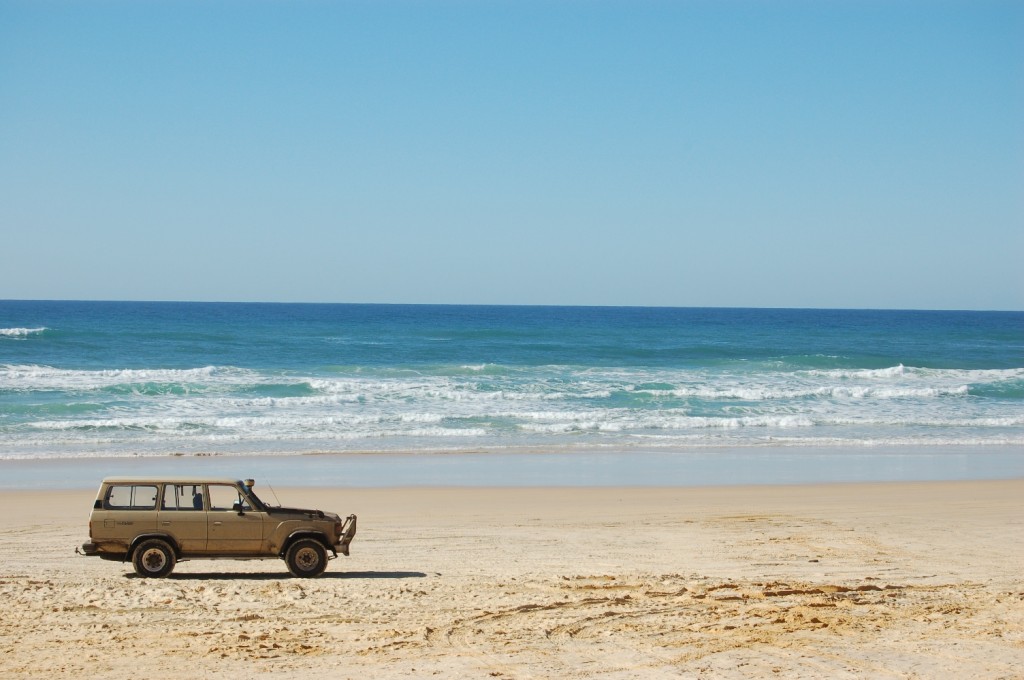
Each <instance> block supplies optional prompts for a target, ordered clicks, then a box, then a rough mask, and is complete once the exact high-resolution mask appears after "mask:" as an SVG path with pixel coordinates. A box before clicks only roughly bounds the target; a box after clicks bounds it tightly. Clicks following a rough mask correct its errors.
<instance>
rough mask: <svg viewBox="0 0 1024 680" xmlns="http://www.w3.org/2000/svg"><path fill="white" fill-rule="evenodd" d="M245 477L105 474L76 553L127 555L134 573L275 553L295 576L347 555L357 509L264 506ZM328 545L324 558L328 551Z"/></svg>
mask: <svg viewBox="0 0 1024 680" xmlns="http://www.w3.org/2000/svg"><path fill="white" fill-rule="evenodd" d="M254 484H255V482H254V481H253V480H251V479H247V480H245V481H238V480H233V479H208V478H192V477H189V478H173V479H165V478H160V479H157V478H148V477H147V478H142V477H108V478H106V479H104V480H103V482H102V484H100V490H99V493H98V495H97V496H96V502H95V503H94V504H93V508H92V514H91V515H90V516H89V542H88V543H85V544H84V545H82V548H81V552H82V553H84V554H86V555H95V556H97V557H100V558H102V559H105V560H117V561H120V562H127V561H129V560H131V562H132V565H133V566H134V567H135V572H136V573H137V574H138V575H139V576H148V577H160V576H167V575H168V574H170V573H171V570H172V569H174V565H175V563H176V562H178V561H181V560H191V559H213V558H225V557H226V558H235V559H261V558H268V557H277V558H281V559H283V560H284V561H285V562H286V563H287V565H288V571H290V572H291V573H292V574H293V575H295V576H302V577H309V576H319V575H320V574H322V573H323V571H324V569H326V568H327V560H328V559H333V558H335V557H337V556H338V553H341V554H343V555H348V546H349V544H350V543H351V542H352V538H353V537H354V536H355V535H356V516H355V515H349V516H348V517H347V518H346V519H345V520H344V521H343V520H342V519H341V517H339V516H338V515H336V514H334V513H331V512H322V511H320V510H302V509H298V508H282V507H275V506H271V505H268V504H267V503H264V502H263V501H261V500H260V499H259V498H258V497H257V496H256V494H255V493H253V490H252V487H253V486H254ZM328 552H330V557H329V556H328Z"/></svg>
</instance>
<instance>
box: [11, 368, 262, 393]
mask: <svg viewBox="0 0 1024 680" xmlns="http://www.w3.org/2000/svg"><path fill="white" fill-rule="evenodd" d="M258 382H261V379H260V378H259V376H258V374H257V373H256V372H254V371H249V370H245V369H240V368H232V367H226V368H225V367H217V366H205V367H203V368H186V369H107V370H96V371H89V370H73V369H63V368H53V367H51V366H37V365H11V364H5V365H2V366H0V387H3V388H5V389H10V390H23V391H31V390H60V391H70V392H81V391H88V390H97V389H104V388H109V387H114V386H118V385H133V384H141V383H168V384H182V385H186V384H206V385H213V384H223V385H243V384H252V383H258Z"/></svg>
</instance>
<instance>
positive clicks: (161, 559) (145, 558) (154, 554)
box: [142, 548, 167, 572]
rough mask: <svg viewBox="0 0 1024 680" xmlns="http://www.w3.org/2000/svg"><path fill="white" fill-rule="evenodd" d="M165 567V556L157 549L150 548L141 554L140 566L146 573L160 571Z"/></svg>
mask: <svg viewBox="0 0 1024 680" xmlns="http://www.w3.org/2000/svg"><path fill="white" fill-rule="evenodd" d="M166 565H167V556H166V555H164V551H163V550H160V549H159V548H150V549H149V550H147V551H146V552H144V553H142V566H143V568H144V569H145V570H146V571H154V572H155V571H160V570H161V569H163V568H164V567H165V566H166Z"/></svg>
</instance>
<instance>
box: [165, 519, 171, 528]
mask: <svg viewBox="0 0 1024 680" xmlns="http://www.w3.org/2000/svg"><path fill="white" fill-rule="evenodd" d="M164 526H165V527H169V526H171V520H169V519H165V520H164Z"/></svg>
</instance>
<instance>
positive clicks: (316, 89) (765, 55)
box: [0, 0, 1024, 310]
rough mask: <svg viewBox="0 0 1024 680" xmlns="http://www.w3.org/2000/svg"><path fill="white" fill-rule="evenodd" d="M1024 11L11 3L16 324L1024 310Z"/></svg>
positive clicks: (730, 2)
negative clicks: (239, 314) (52, 305)
mask: <svg viewBox="0 0 1024 680" xmlns="http://www.w3.org/2000/svg"><path fill="white" fill-rule="evenodd" d="M1022 263H1024V3H1021V2H1017V1H1009V2H991V1H988V0H970V1H964V2H944V1H942V0H930V1H926V2H913V1H909V0H906V1H901V0H891V1H888V2H881V1H872V0H856V1H853V0H847V1H843V0H833V1H826V0H821V1H815V2H796V1H787V0H781V1H779V2H769V1H767V0H758V1H748V2H741V1H739V0H721V1H716V2H706V1H699V0H693V1H685V0H680V1H678V2H667V1H664V2H654V1H647V0H633V1H630V2H616V1H612V0H609V1H599V0H591V1H583V0H575V1H569V0H564V1H559V0H549V1H547V2H532V1H529V0H524V1H520V2H506V1H501V0H478V1H475V2H470V1H468V0H467V1H462V2H450V1H442V0H438V1H435V2H431V1H427V0H421V1H417V2H397V1H395V2H392V1H389V0H383V1H377V2H324V1H318V2H313V1H308V2H303V1H297V2H283V1H280V2H279V1H272V0H254V1H252V2H229V1H210V2H205V1H204V2H163V1H160V0H150V1H146V2H135V1H132V2H122V1H118V0H97V1H95V2H86V1H84V0H82V1H75V2H57V1H49V0H31V1H21V0H0V299H81V300H86V299H112V300H121V299H128V300H216V301H281V302H286V301H304V302H393V303H452V304H462V303H467V304H469V303H481V304H566V305H643V306H730V307H736V306H738V307H841V308H846V307H852V308H907V309H1006V310H1022V309H1024V264H1022Z"/></svg>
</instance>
